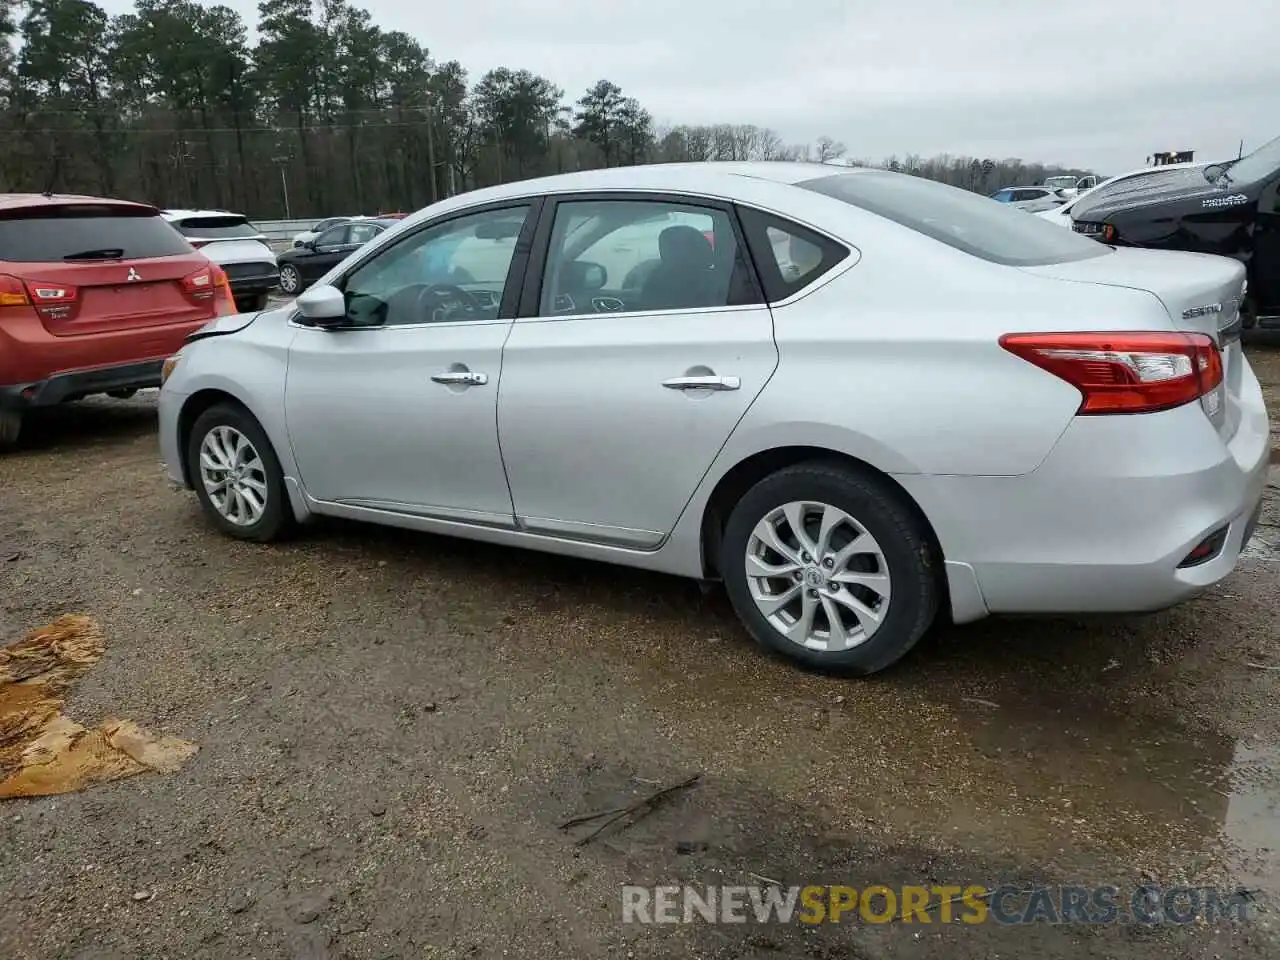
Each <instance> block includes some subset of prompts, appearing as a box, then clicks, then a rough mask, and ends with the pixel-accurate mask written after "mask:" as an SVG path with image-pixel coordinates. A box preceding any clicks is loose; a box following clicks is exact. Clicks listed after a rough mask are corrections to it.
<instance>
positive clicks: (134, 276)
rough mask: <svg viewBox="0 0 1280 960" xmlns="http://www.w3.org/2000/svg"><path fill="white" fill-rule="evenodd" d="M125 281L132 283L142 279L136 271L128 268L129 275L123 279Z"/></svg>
mask: <svg viewBox="0 0 1280 960" xmlns="http://www.w3.org/2000/svg"><path fill="white" fill-rule="evenodd" d="M125 279H126V280H128V281H130V282H132V281H134V280H141V279H142V278H141V277H140V276H138V271H137V270H135V269H133V267H130V268H129V275H128V276H127V277H125Z"/></svg>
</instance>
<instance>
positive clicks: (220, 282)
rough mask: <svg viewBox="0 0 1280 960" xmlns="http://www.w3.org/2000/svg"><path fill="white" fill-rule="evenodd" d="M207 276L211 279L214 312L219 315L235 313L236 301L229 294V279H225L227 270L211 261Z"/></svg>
mask: <svg viewBox="0 0 1280 960" xmlns="http://www.w3.org/2000/svg"><path fill="white" fill-rule="evenodd" d="M209 276H210V277H211V278H212V281H213V300H214V303H215V304H216V307H215V312H216V313H217V314H219V315H220V316H222V315H230V314H233V313H235V312H236V301H235V298H234V297H233V296H232V295H231V281H230V280H228V279H227V272H226V271H225V270H223V269H222V268H221V267H220V266H218V265H217V264H216V263H211V264H210V265H209Z"/></svg>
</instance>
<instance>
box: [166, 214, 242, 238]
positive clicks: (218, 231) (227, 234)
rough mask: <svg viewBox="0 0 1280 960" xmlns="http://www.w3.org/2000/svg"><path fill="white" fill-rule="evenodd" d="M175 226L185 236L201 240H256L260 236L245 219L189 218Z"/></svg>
mask: <svg viewBox="0 0 1280 960" xmlns="http://www.w3.org/2000/svg"><path fill="white" fill-rule="evenodd" d="M174 225H175V226H176V227H177V228H178V232H180V233H181V234H182V235H183V236H186V237H195V238H197V239H200V240H254V239H256V238H257V236H258V231H257V230H255V229H254V228H253V226H252V225H251V224H250V223H249V221H248V220H246V219H245V218H244V217H187V218H186V219H185V220H179V221H178V222H177V223H176V224H174Z"/></svg>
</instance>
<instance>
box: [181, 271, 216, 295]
mask: <svg viewBox="0 0 1280 960" xmlns="http://www.w3.org/2000/svg"><path fill="white" fill-rule="evenodd" d="M216 269H217V267H212V266H209V267H201V268H200V269H199V270H197V271H196V272H195V273H189V274H187V275H186V276H185V277H183V278H182V292H183V293H185V294H186V295H187V296H189V297H191V298H192V299H193V300H210V299H212V298H213V294H214V290H215V289H216V286H217V285H216V283H215V282H214V279H213V271H214V270H216Z"/></svg>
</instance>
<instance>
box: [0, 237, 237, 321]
mask: <svg viewBox="0 0 1280 960" xmlns="http://www.w3.org/2000/svg"><path fill="white" fill-rule="evenodd" d="M8 269H9V271H10V272H11V273H15V274H17V275H18V277H19V279H21V280H22V281H23V282H24V283H25V284H26V287H27V290H28V292H29V295H30V297H31V302H32V305H33V306H34V307H35V308H36V312H37V313H38V314H39V316H40V321H41V323H43V324H44V328H45V329H46V330H48V331H49V333H51V334H53V335H54V336H56V337H72V336H81V335H85V334H92V333H107V332H112V331H119V330H134V329H142V328H145V327H156V326H162V325H165V324H171V323H192V322H194V321H197V320H201V319H208V318H212V317H213V316H214V315H215V302H214V298H213V297H212V296H211V295H206V296H203V297H201V296H199V295H193V294H192V293H191V292H188V290H187V289H186V288H185V287H184V284H183V281H184V280H185V279H186V278H187V277H190V276H192V275H193V274H198V273H199V272H200V271H201V270H208V269H209V261H208V260H207V259H206V258H205V257H202V256H201V255H200V254H198V253H195V252H192V253H191V254H188V255H186V256H175V257H156V258H153V259H141V260H112V261H103V262H92V263H87V262H73V263H24V264H21V270H17V271H15V270H13V268H12V267H10V268H8ZM201 293H203V291H201ZM210 293H212V290H210ZM59 294H61V295H59Z"/></svg>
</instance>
